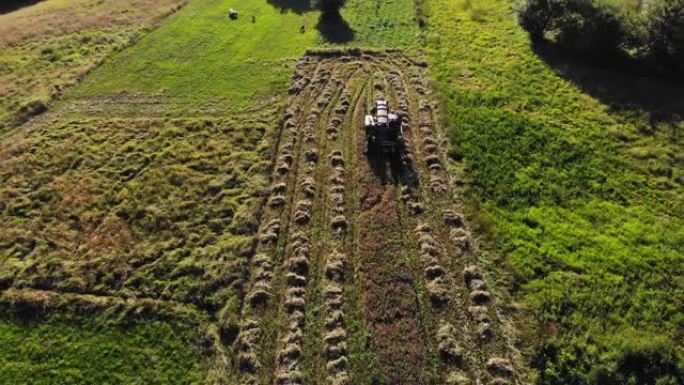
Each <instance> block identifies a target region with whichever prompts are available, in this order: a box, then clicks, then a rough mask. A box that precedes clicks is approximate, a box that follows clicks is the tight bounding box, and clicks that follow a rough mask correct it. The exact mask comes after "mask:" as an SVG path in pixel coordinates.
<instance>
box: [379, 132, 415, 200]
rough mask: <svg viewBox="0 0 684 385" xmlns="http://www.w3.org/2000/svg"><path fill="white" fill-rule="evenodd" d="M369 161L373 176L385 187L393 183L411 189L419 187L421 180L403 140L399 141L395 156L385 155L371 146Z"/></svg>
mask: <svg viewBox="0 0 684 385" xmlns="http://www.w3.org/2000/svg"><path fill="white" fill-rule="evenodd" d="M367 159H368V165H369V167H370V169H371V171H372V172H373V175H375V177H376V178H377V179H379V180H380V182H381V183H382V185H383V186H386V185H387V184H388V183H392V184H393V185H395V186H396V185H399V184H401V185H405V186H409V187H411V188H418V187H419V185H420V179H419V178H418V174H417V173H416V170H415V168H414V167H413V162H412V161H411V159H410V158H409V157H408V151H407V150H406V144H405V142H404V140H403V139H402V140H400V141H399V143H398V145H397V150H396V152H395V153H394V155H393V156H392V155H386V154H383V153H382V151H381V150H380V148H378V147H377V146H371V147H369V148H367Z"/></svg>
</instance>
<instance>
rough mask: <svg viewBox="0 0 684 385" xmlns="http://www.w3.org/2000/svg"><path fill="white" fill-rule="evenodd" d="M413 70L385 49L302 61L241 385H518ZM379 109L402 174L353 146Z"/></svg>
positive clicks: (243, 345)
mask: <svg viewBox="0 0 684 385" xmlns="http://www.w3.org/2000/svg"><path fill="white" fill-rule="evenodd" d="M419 67H420V66H419V65H418V64H416V63H414V62H412V61H410V60H409V59H407V58H406V57H404V56H402V55H401V54H394V53H390V54H369V53H364V52H351V53H350V52H344V53H343V52H341V53H339V54H336V53H325V54H322V55H317V54H310V55H308V56H307V57H306V58H305V59H304V60H303V61H302V64H301V65H300V67H299V70H298V73H297V75H296V76H295V80H294V83H293V86H292V87H291V89H290V94H291V102H290V106H291V107H289V109H288V110H287V112H286V117H285V119H284V121H283V134H282V136H281V138H280V144H279V146H278V152H277V159H276V163H275V166H274V172H273V178H272V180H273V185H272V190H271V193H270V195H269V197H268V199H267V201H266V202H267V204H266V207H265V209H264V213H265V215H263V217H262V218H263V221H262V225H261V231H260V235H259V244H258V245H257V249H256V255H255V257H254V258H253V260H252V262H253V263H252V270H251V276H252V279H251V281H250V282H251V285H250V292H249V293H248V295H247V296H246V302H245V307H244V308H243V321H242V325H241V326H242V327H241V330H240V334H239V335H238V338H237V342H236V344H235V347H236V354H237V359H238V363H239V364H238V367H239V368H240V370H241V372H242V381H241V382H240V383H260V384H269V383H273V384H302V383H305V382H310V381H314V382H316V383H322V382H326V383H329V384H336V385H337V384H349V383H353V382H355V381H357V380H360V379H364V380H365V379H368V380H375V379H382V381H388V382H389V383H403V384H423V383H447V384H466V383H487V384H513V383H517V377H516V370H515V369H514V365H513V364H512V360H511V358H512V357H514V352H511V351H510V350H509V349H508V347H509V345H507V343H506V340H505V338H502V337H501V336H500V335H501V331H500V328H499V327H498V323H500V321H499V317H498V316H497V313H496V310H495V309H494V308H493V300H492V298H493V296H492V295H491V292H490V291H489V290H488V285H487V283H486V282H485V280H484V278H483V275H484V274H483V273H482V271H481V270H479V269H478V268H477V266H478V265H477V254H476V253H477V248H476V247H474V246H473V244H474V241H473V239H472V236H471V234H470V232H469V231H468V226H467V223H466V219H465V218H464V215H463V214H462V213H461V211H460V210H459V209H458V207H459V206H458V201H457V198H456V197H454V196H453V193H452V191H453V189H452V186H451V184H450V183H451V182H450V180H449V175H448V173H447V172H446V168H447V164H446V163H445V161H444V159H445V158H444V154H443V149H442V145H441V141H440V139H439V138H440V135H439V132H438V131H437V128H438V127H437V124H436V123H435V119H434V110H433V107H432V103H431V101H430V99H429V90H428V86H427V85H426V83H425V80H424V78H423V74H422V70H421V69H420V68H419ZM379 98H387V99H388V100H389V102H390V105H391V106H392V107H393V108H394V109H395V110H396V111H397V112H399V114H400V116H401V117H402V131H403V133H404V141H405V146H404V147H400V151H401V156H400V161H401V167H400V168H398V169H397V168H395V167H393V165H392V164H390V166H389V167H387V163H386V161H387V159H384V158H383V157H382V156H380V157H379V156H377V155H378V154H374V153H369V152H368V151H367V148H366V141H365V140H364V135H363V134H362V131H363V124H362V122H363V116H364V114H365V113H367V112H368V110H369V106H370V105H371V104H372V102H373V100H375V99H379ZM414 166H415V169H414ZM323 186H325V187H323ZM469 266H475V267H469ZM464 269H466V270H465V272H464ZM262 282H263V283H262ZM266 283H268V285H266ZM356 287H358V290H357V289H356ZM266 303H268V304H270V306H263V308H262V310H259V309H258V306H254V305H257V304H266ZM276 304H277V305H276ZM357 308H358V311H357V310H356V309H357ZM350 317H351V318H350ZM350 324H351V325H359V324H362V325H363V326H362V329H365V330H358V329H359V327H358V326H354V329H352V330H350V329H349V325H350ZM361 335H363V336H364V337H360V336H361ZM365 336H367V337H365ZM357 338H368V340H367V342H366V345H365V346H363V347H360V346H358V344H357V343H356V341H355V339H357ZM366 351H368V352H366ZM359 355H362V356H363V357H366V358H367V361H368V362H365V361H364V362H362V361H359V360H358V359H355V356H357V357H358V356H359ZM245 357H247V360H245ZM250 360H253V361H250ZM309 360H311V361H309ZM357 365H358V367H357ZM362 371H363V374H361V372H362ZM366 371H370V373H366Z"/></svg>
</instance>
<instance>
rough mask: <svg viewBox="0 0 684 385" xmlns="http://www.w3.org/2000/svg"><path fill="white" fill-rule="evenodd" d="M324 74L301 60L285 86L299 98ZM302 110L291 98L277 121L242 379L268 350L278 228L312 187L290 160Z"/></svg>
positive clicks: (246, 311) (240, 359)
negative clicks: (300, 193) (290, 85)
mask: <svg viewBox="0 0 684 385" xmlns="http://www.w3.org/2000/svg"><path fill="white" fill-rule="evenodd" d="M312 73H313V74H314V75H315V79H314V80H312V79H311V77H310V76H311V75H312ZM327 75H328V74H327V72H325V71H323V72H321V71H320V69H319V68H318V66H317V65H316V64H315V63H311V62H310V61H309V60H306V59H305V60H302V61H301V62H300V63H299V64H298V66H297V72H296V73H295V76H294V81H295V84H296V85H298V87H299V88H297V89H296V90H294V91H296V92H293V90H291V93H294V94H299V93H303V95H302V97H306V96H308V95H315V94H317V93H318V92H319V90H320V89H321V88H324V87H325V86H326V84H327ZM306 113H307V111H304V110H303V108H302V107H300V106H299V105H298V104H294V103H293V104H292V105H291V106H290V107H288V108H287V109H286V111H285V116H284V119H283V122H282V127H281V135H280V137H279V141H278V149H277V152H276V159H275V161H274V166H275V167H274V171H273V174H272V177H271V182H272V184H271V189H270V193H269V196H268V199H267V204H266V207H265V208H264V213H263V215H262V218H263V222H262V225H261V227H260V230H259V235H258V245H257V247H256V253H255V256H254V257H253V259H252V266H251V269H250V271H251V277H250V288H249V291H248V293H247V295H246V304H245V306H244V307H243V310H242V321H241V324H240V332H239V334H238V336H237V340H236V342H235V345H234V348H235V351H236V356H237V368H238V370H239V372H240V373H241V375H242V381H243V382H244V383H259V381H260V377H262V376H264V375H265V374H264V373H263V366H264V363H263V361H264V358H266V359H267V360H268V357H269V354H268V352H269V351H272V350H273V349H274V347H273V346H268V347H267V346H265V345H267V344H268V343H269V339H268V338H266V337H267V336H265V333H266V331H265V330H264V326H267V324H268V322H269V318H272V317H273V316H274V310H273V307H274V306H273V303H274V302H276V301H278V295H279V293H278V292H277V291H276V290H274V289H273V285H274V283H273V281H274V277H275V276H276V274H277V272H276V268H277V267H278V266H279V265H280V261H281V258H279V255H280V254H281V253H283V252H284V244H285V241H284V240H281V239H282V238H284V237H282V234H284V233H285V232H286V228H283V227H285V226H287V223H288V219H289V217H290V213H291V212H292V211H293V210H294V208H293V207H292V206H294V202H293V200H294V196H295V194H294V191H295V190H296V189H297V188H302V189H303V190H307V191H310V193H314V192H315V186H309V185H307V183H306V181H307V178H302V177H300V176H299V175H298V172H299V170H298V168H297V166H298V164H295V160H296V159H298V157H295V155H297V154H299V152H300V150H299V149H300V147H301V144H300V143H301V142H303V140H302V138H304V136H305V132H304V131H305V130H304V128H305V127H306V122H305V119H306V116H307V115H306ZM309 113H310V114H311V113H315V112H309ZM288 195H289V198H288ZM299 209H301V207H300V208H299ZM285 238H286V237H285ZM271 345H273V343H271Z"/></svg>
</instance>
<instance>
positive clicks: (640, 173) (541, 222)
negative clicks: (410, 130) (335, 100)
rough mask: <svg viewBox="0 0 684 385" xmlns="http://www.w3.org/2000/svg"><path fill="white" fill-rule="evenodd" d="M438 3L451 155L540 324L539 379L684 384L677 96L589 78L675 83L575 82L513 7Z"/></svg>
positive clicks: (433, 42)
mask: <svg viewBox="0 0 684 385" xmlns="http://www.w3.org/2000/svg"><path fill="white" fill-rule="evenodd" d="M430 6H431V8H432V10H433V12H432V15H431V18H430V26H429V29H428V33H427V34H426V39H427V42H428V47H429V56H430V58H431V62H432V63H433V64H434V66H433V75H434V76H435V78H436V81H437V86H438V88H439V89H440V91H441V92H442V94H443V96H444V98H445V100H446V107H447V111H448V116H449V122H450V124H451V125H452V130H451V136H452V145H453V147H452V149H451V154H452V155H453V156H454V157H456V158H463V159H464V160H465V164H466V166H467V168H468V171H469V172H470V175H472V178H473V183H472V188H473V190H474V193H475V195H476V196H477V197H478V199H479V200H480V202H482V204H483V208H484V213H483V215H484V216H486V217H487V218H488V220H490V221H491V222H492V223H493V224H494V229H495V232H496V236H497V245H498V246H499V248H500V249H501V250H503V251H504V252H505V254H506V255H507V256H508V258H509V260H510V261H511V262H512V264H513V267H514V270H515V274H516V278H517V280H516V284H515V285H514V287H512V288H511V289H512V290H514V291H516V292H517V295H518V298H519V299H520V300H521V301H523V302H524V303H525V304H526V305H527V307H528V308H529V310H530V311H531V312H532V313H533V315H534V316H535V317H536V319H537V320H538V321H539V324H540V328H539V329H537V330H535V331H534V332H533V331H530V334H529V336H527V338H528V341H538V343H536V344H534V346H530V350H529V351H528V354H529V355H530V357H531V359H532V363H533V365H534V366H535V367H536V368H537V369H538V378H537V379H536V381H537V383H540V384H586V383H596V384H598V383H601V384H618V383H620V384H624V383H630V381H636V383H647V384H651V383H655V382H656V381H660V382H658V383H667V384H670V383H676V381H682V372H681V369H677V368H681V367H682V365H683V364H684V351H682V348H681V346H682V341H683V338H684V336H683V335H682V334H681V330H682V326H683V325H684V318H682V315H681V314H682V312H681V309H682V303H681V301H677V300H674V301H673V299H675V298H682V296H683V295H684V280H682V273H684V270H682V266H683V265H684V264H683V263H682V255H683V254H682V253H683V252H684V238H682V235H681V234H682V233H683V232H682V229H684V220H683V215H684V211H683V210H682V205H681V196H682V193H683V189H682V175H683V174H682V173H683V170H684V169H683V167H682V166H683V164H682V159H683V157H682V151H681V132H682V129H683V128H684V123H683V121H682V117H681V115H678V114H677V109H676V108H674V109H673V108H672V103H671V102H670V103H666V102H664V103H663V104H662V105H661V106H658V105H653V103H651V104H646V105H644V104H639V103H638V99H628V100H619V98H616V97H613V98H610V99H609V98H608V96H610V95H607V94H606V92H605V90H603V91H601V90H596V89H595V88H596V87H591V86H589V85H587V84H590V83H591V82H592V81H594V83H595V84H596V82H598V83H599V84H604V85H607V84H609V83H606V82H602V79H604V80H605V78H611V80H613V83H612V85H613V86H615V85H618V84H622V85H623V88H622V89H616V88H612V89H611V91H612V92H613V93H614V94H617V95H623V96H625V95H627V97H628V96H629V92H628V91H629V84H631V83H633V82H635V81H638V82H640V84H648V87H642V89H649V90H650V89H652V90H653V92H652V94H653V96H654V97H656V96H657V95H658V93H659V92H660V93H661V94H665V95H671V94H672V92H671V88H670V87H668V86H667V85H662V84H658V82H657V81H652V80H649V79H634V78H630V77H627V76H625V77H623V78H619V77H620V75H615V74H610V75H606V74H602V73H601V72H600V71H598V70H592V69H585V70H584V72H583V76H582V77H575V78H573V81H570V80H568V78H564V76H567V74H568V72H567V71H563V70H562V69H567V67H572V66H573V65H574V64H573V63H563V64H559V63H557V62H556V63H551V62H544V61H543V60H542V58H543V57H544V56H541V57H540V56H538V55H537V54H536V53H535V50H534V49H535V47H532V46H531V44H530V42H529V41H528V37H527V35H526V34H525V33H524V31H522V29H520V28H519V27H518V26H517V25H516V22H515V19H514V18H513V10H512V4H511V3H508V2H500V1H481V2H477V3H475V2H470V1H468V0H463V1H455V2H450V1H442V0H434V1H431V2H430ZM552 65H553V66H554V67H555V68H556V69H557V70H554V67H552ZM563 66H565V67H563ZM558 68H561V69H558ZM590 76H593V78H591V77H590ZM679 112H680V113H681V110H679ZM534 333H539V334H537V335H534Z"/></svg>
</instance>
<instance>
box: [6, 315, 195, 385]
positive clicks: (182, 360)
mask: <svg viewBox="0 0 684 385" xmlns="http://www.w3.org/2000/svg"><path fill="white" fill-rule="evenodd" d="M196 338H198V336H197V335H196V332H194V331H192V330H189V329H188V328H186V327H183V326H178V325H172V324H169V323H165V322H159V321H155V322H150V323H144V324H137V325H136V324H133V325H127V326H122V325H115V324H110V323H107V322H104V321H102V320H97V319H88V320H84V319H83V318H73V317H68V316H64V315H58V314H53V315H49V316H46V318H45V319H42V320H40V322H38V321H36V320H26V319H23V318H21V317H19V316H10V315H7V314H5V315H3V316H2V317H0V345H2V346H3V348H2V349H1V350H0V361H2V369H0V382H2V383H3V384H15V385H22V384H34V385H42V384H86V383H89V384H94V383H97V384H160V385H161V384H178V385H180V384H196V383H199V382H200V380H201V379H202V373H203V371H204V369H205V366H206V364H205V362H204V360H205V358H204V357H203V354H202V353H201V352H200V351H199V349H198V343H197V342H196V341H194V340H193V339H196Z"/></svg>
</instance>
